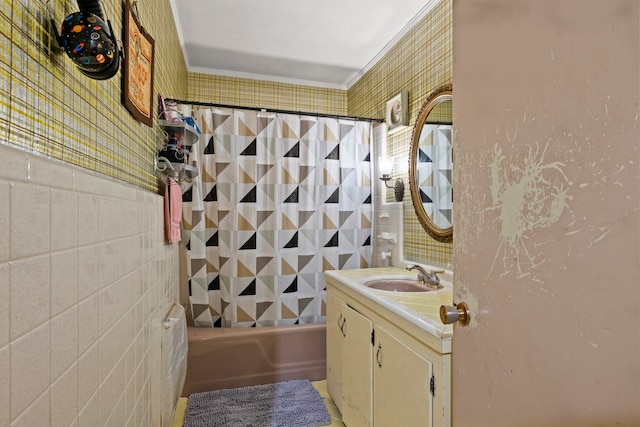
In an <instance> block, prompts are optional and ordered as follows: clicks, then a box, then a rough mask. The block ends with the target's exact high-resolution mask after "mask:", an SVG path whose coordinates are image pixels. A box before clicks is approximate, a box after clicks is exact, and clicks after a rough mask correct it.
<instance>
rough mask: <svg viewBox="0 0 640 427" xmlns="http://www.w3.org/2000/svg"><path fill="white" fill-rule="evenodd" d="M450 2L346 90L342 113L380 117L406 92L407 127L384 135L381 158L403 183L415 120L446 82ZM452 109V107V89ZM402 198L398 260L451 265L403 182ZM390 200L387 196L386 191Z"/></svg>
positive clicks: (445, 1) (446, 250) (449, 54)
mask: <svg viewBox="0 0 640 427" xmlns="http://www.w3.org/2000/svg"><path fill="white" fill-rule="evenodd" d="M451 7H452V5H451V0H443V1H441V2H440V3H439V4H438V5H437V6H436V7H435V8H434V9H433V10H431V11H430V12H429V13H428V14H427V15H426V16H425V17H424V18H423V19H422V20H421V21H420V22H419V23H418V24H416V25H415V26H414V27H413V29H412V30H411V31H410V32H409V33H408V34H407V35H406V36H405V37H403V38H402V39H401V40H400V41H399V42H398V43H397V45H396V46H395V47H394V48H393V49H392V50H391V51H389V52H388V53H387V54H386V55H385V56H384V57H383V58H381V59H380V60H379V61H378V62H377V63H376V64H375V65H374V66H373V67H372V68H371V69H370V70H369V71H368V72H367V73H366V74H365V75H364V76H362V78H360V79H359V80H358V81H357V82H356V83H355V84H354V85H353V86H352V87H351V88H350V89H349V91H348V95H347V99H348V102H349V107H348V114H349V115H354V116H364V117H384V112H385V110H384V109H385V104H386V102H387V100H389V99H390V98H392V97H393V96H394V95H396V94H397V93H399V92H400V91H402V90H406V91H408V92H409V117H410V122H409V126H408V127H407V128H405V129H402V130H400V131H398V132H396V133H393V134H390V135H388V138H387V155H388V156H389V157H393V158H394V159H395V163H396V164H395V167H394V171H393V173H394V178H395V177H400V178H402V179H403V181H404V182H405V183H407V182H408V179H409V162H408V159H409V146H410V144H411V131H412V126H413V123H414V122H415V118H416V117H417V115H418V112H419V111H420V108H421V107H422V104H423V103H424V101H425V100H426V99H427V96H428V95H429V94H430V93H431V92H432V91H433V90H434V89H435V88H437V87H438V86H440V85H442V84H445V83H451V82H452V75H453V73H452V50H451V49H452V25H451V19H452V9H451ZM453 91H454V105H455V88H453ZM405 190H406V191H405V195H404V199H403V211H404V257H405V259H408V260H413V261H418V262H425V263H430V264H434V263H435V264H438V265H441V266H443V267H448V268H450V267H451V262H452V252H453V245H452V244H451V243H440V242H438V241H436V240H433V239H432V238H431V237H429V235H428V234H427V233H426V231H424V229H423V228H422V226H421V225H420V223H419V222H418V218H417V216H416V215H415V211H414V210H413V205H412V203H411V194H410V193H409V188H408V184H406V189H405ZM387 201H388V202H392V201H394V200H393V195H392V192H387Z"/></svg>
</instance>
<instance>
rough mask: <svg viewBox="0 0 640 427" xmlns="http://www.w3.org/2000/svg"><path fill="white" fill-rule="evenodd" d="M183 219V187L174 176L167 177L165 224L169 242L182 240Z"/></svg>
mask: <svg viewBox="0 0 640 427" xmlns="http://www.w3.org/2000/svg"><path fill="white" fill-rule="evenodd" d="M181 220H182V189H181V188H180V184H178V183H177V182H176V181H175V180H174V179H173V178H171V177H169V178H167V183H166V187H165V191H164V225H165V232H166V235H167V240H168V241H169V243H175V242H179V241H180V221H181Z"/></svg>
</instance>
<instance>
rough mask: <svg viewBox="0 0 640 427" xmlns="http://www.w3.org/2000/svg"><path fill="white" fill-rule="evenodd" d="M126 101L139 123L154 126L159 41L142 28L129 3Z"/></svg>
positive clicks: (123, 97) (125, 77)
mask: <svg viewBox="0 0 640 427" xmlns="http://www.w3.org/2000/svg"><path fill="white" fill-rule="evenodd" d="M123 27H124V67H123V69H124V71H123V76H124V78H123V83H122V86H123V87H122V102H123V104H124V106H125V107H126V108H127V110H129V112H130V113H131V115H132V116H133V117H135V119H136V120H138V121H140V122H142V123H144V124H146V125H147V126H153V63H154V59H155V50H154V49H155V41H154V40H153V38H152V37H151V36H150V35H149V34H148V33H147V32H146V31H145V29H144V28H143V27H142V26H141V25H140V22H139V21H138V18H137V16H136V15H135V14H134V13H133V11H132V9H131V3H130V1H129V0H125V4H124V19H123Z"/></svg>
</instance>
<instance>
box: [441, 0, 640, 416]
mask: <svg viewBox="0 0 640 427" xmlns="http://www.w3.org/2000/svg"><path fill="white" fill-rule="evenodd" d="M639 28H640V12H639V2H638V1H637V0H607V1H601V0H584V1H567V0H559V1H540V0H475V1H462V0H453V69H454V73H453V74H454V78H453V100H454V101H453V110H454V129H455V131H454V132H455V137H454V154H455V159H454V162H455V163H454V164H455V167H454V182H455V189H456V198H455V210H454V224H455V226H454V244H453V245H454V267H455V277H454V299H455V300H456V301H457V302H460V301H464V302H466V303H468V304H469V306H470V308H471V318H472V319H471V324H470V325H469V326H467V327H459V326H458V325H456V326H455V328H454V338H453V354H452V381H453V394H452V405H453V415H452V421H453V426H454V427H465V426H473V427H483V426H491V427H503V426H504V427H517V426H526V427H538V426H563V427H571V426H581V427H591V426H638V425H640V318H639V315H638V313H639V311H640V279H639V277H640V272H639V265H640V249H639V248H640V213H639V212H640V210H639V208H640V202H639V195H640V154H639V152H640V151H639V146H640V142H639V141H640V131H639V113H638V111H639V109H638V104H639V98H640V95H639V94H640V84H639V80H640V68H639V65H638V64H639V56H640V31H639Z"/></svg>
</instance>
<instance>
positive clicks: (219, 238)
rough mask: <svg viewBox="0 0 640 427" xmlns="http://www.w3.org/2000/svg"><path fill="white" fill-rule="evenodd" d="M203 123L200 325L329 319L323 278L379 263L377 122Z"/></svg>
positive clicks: (250, 114) (206, 115)
mask: <svg viewBox="0 0 640 427" xmlns="http://www.w3.org/2000/svg"><path fill="white" fill-rule="evenodd" d="M194 116H195V117H196V122H197V123H198V125H199V127H200V128H201V129H202V134H201V135H200V140H199V142H198V144H197V147H196V148H197V151H198V153H197V154H196V153H194V154H192V158H195V159H196V161H197V162H198V164H199V169H200V170H199V175H198V179H199V182H197V183H194V185H193V187H192V189H191V194H189V195H187V197H186V198H187V199H190V200H191V202H190V203H189V202H187V203H185V204H190V206H189V207H188V208H187V209H185V215H187V216H189V219H187V218H185V223H188V224H189V230H190V231H191V237H190V238H189V241H188V243H187V253H188V258H189V262H188V263H189V268H188V273H189V275H190V284H189V285H190V286H189V288H190V302H191V308H192V313H193V316H194V323H195V324H196V325H197V326H209V327H254V326H271V325H288V324H297V323H319V322H323V321H324V320H325V317H324V316H325V304H326V294H325V282H324V278H323V275H322V273H323V271H325V270H338V269H351V268H366V267H369V265H370V263H371V234H372V228H371V227H372V221H371V218H372V203H371V198H372V197H371V162H370V149H371V134H372V130H371V124H370V123H368V122H362V121H352V120H341V119H333V118H321V117H313V116H300V115H292V114H266V115H265V113H261V112H257V111H248V110H234V109H210V108H200V109H198V110H197V112H196V113H195V114H194ZM196 199H197V200H196Z"/></svg>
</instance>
